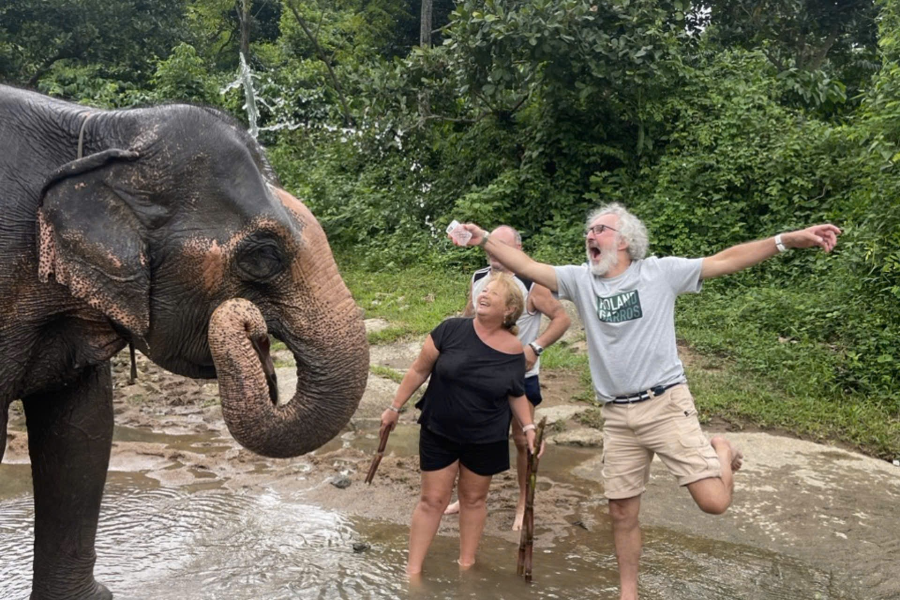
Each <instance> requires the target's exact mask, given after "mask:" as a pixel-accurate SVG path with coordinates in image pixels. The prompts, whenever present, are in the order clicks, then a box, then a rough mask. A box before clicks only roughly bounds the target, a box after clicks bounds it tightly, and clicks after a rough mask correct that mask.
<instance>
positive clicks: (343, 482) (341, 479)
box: [331, 475, 350, 490]
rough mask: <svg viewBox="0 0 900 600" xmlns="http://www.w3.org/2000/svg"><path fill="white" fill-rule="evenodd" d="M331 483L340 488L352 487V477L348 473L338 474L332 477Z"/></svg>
mask: <svg viewBox="0 0 900 600" xmlns="http://www.w3.org/2000/svg"><path fill="white" fill-rule="evenodd" d="M331 485H333V486H334V487H336V488H337V489H339V490H343V489H346V488H348V487H350V478H349V477H347V476H346V475H336V476H335V477H332V478H331Z"/></svg>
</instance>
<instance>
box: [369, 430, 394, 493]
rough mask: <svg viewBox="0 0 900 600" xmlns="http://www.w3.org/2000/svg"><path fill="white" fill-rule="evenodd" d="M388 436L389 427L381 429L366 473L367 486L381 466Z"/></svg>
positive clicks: (389, 432)
mask: <svg viewBox="0 0 900 600" xmlns="http://www.w3.org/2000/svg"><path fill="white" fill-rule="evenodd" d="M390 435H391V428H390V427H382V428H381V440H380V441H379V442H378V451H377V452H375V456H373V457H372V464H370V465H369V472H368V473H366V483H368V484H371V483H372V479H373V478H374V477H375V471H377V470H378V465H379V464H381V458H382V457H383V456H384V448H385V446H387V441H388V437H389V436H390Z"/></svg>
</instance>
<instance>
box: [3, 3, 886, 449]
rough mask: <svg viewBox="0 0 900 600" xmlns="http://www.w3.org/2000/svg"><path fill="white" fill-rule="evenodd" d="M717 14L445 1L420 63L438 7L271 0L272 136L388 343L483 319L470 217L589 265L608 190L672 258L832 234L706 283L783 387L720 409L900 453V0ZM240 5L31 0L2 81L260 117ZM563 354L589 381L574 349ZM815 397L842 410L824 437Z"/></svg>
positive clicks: (716, 335)
mask: <svg viewBox="0 0 900 600" xmlns="http://www.w3.org/2000/svg"><path fill="white" fill-rule="evenodd" d="M697 6H698V5H697V4H696V3H695V4H691V3H689V2H684V1H682V0H663V1H662V2H658V1H652V0H598V1H593V0H536V1H530V2H517V1H514V0H459V1H458V2H452V1H450V0H439V1H438V2H436V3H435V7H434V14H435V21H434V24H433V29H435V30H436V32H435V38H434V39H435V47H433V48H418V47H417V45H418V11H419V7H420V3H419V2H418V0H338V1H336V2H324V1H322V0H290V1H288V0H269V1H262V0H257V1H253V2H251V20H250V25H251V27H250V33H251V40H250V41H251V44H250V55H251V56H250V61H249V62H250V65H251V67H252V69H253V77H254V87H255V89H256V96H257V98H258V104H259V107H258V108H259V120H258V122H259V126H260V140H261V141H262V142H263V143H264V144H265V145H267V146H268V148H269V156H270V158H271V160H272V163H273V164H274V166H275V168H276V171H277V172H278V173H279V175H280V177H281V179H282V184H283V185H284V186H285V187H286V188H288V189H289V190H291V191H292V192H294V193H295V194H296V195H297V196H298V197H300V198H301V199H302V200H303V201H304V202H306V203H307V204H308V205H309V207H310V208H311V209H312V210H313V212H314V213H315V214H316V215H317V216H318V218H319V219H320V221H321V223H322V225H323V227H324V228H325V230H326V232H327V233H328V236H329V240H330V243H331V245H332V247H333V248H334V249H335V250H336V253H337V255H338V256H339V257H341V259H342V260H346V261H349V264H350V270H349V271H348V272H347V273H346V275H347V279H348V282H349V284H350V287H351V288H352V290H353V292H354V294H355V295H356V297H357V299H358V301H359V302H360V304H361V306H362V307H363V308H364V309H365V310H366V313H367V316H379V317H382V318H386V319H389V320H390V321H391V322H392V323H395V325H394V326H393V327H392V328H390V329H388V330H385V331H383V332H380V333H377V334H372V336H370V338H371V339H372V340H373V341H379V340H380V341H384V340H391V339H396V338H397V337H403V336H407V335H413V334H415V335H421V334H423V333H426V332H427V331H430V329H431V328H432V327H433V326H434V325H435V324H436V323H437V322H438V321H439V320H440V319H441V318H443V317H445V316H446V315H448V314H452V313H453V312H455V311H458V310H462V307H463V305H464V303H465V298H464V294H463V290H464V289H465V287H466V285H465V282H466V279H467V277H468V273H469V271H470V270H471V269H472V268H474V267H476V266H480V265H482V264H483V261H484V257H483V253H482V252H481V251H479V250H471V249H470V250H462V249H459V248H455V247H453V246H452V245H451V244H450V243H449V241H448V240H447V239H446V237H445V236H444V235H443V230H444V227H445V225H446V224H447V223H448V222H449V221H450V220H451V219H453V218H456V219H459V220H473V221H475V222H478V223H480V224H481V225H484V226H486V227H492V226H495V225H497V224H499V223H508V224H510V225H513V226H515V227H517V228H518V229H519V230H520V231H521V232H522V234H523V237H524V244H525V249H526V250H527V251H528V252H530V253H531V254H532V255H533V256H534V257H536V258H538V259H539V260H542V261H546V262H551V263H571V262H579V263H580V262H582V261H583V260H584V258H583V257H584V245H583V244H584V241H583V236H582V231H583V218H584V216H585V215H586V214H587V212H588V211H589V210H590V209H591V208H592V207H593V206H596V205H597V204H600V203H605V202H609V201H619V202H623V203H625V204H626V205H627V206H629V207H630V208H631V209H632V210H633V211H634V212H636V213H637V214H638V215H639V216H641V217H642V218H643V219H645V221H646V223H647V225H648V227H649V229H650V232H651V240H652V249H653V251H654V252H655V253H656V254H659V255H668V254H674V255H688V256H704V255H709V254H712V253H714V252H717V251H718V250H720V249H723V248H725V247H727V246H730V245H733V244H737V243H741V242H744V241H747V240H751V239H756V238H760V237H764V236H769V235H772V234H774V233H776V232H779V231H784V230H786V229H790V228H796V227H803V226H806V225H808V224H810V223H811V222H814V221H826V220H827V221H833V222H835V223H836V224H838V225H839V226H841V227H842V228H843V229H844V235H843V236H842V237H841V240H840V244H839V246H838V249H837V250H836V251H835V253H833V254H832V255H824V254H822V253H818V252H813V251H802V252H801V251H797V252H791V253H789V254H786V255H781V256H779V257H777V258H774V259H772V260H770V261H767V262H766V263H764V264H763V265H760V266H758V267H755V268H753V269H751V270H748V271H746V272H743V273H740V274H738V275H735V276H731V277H728V278H723V279H722V280H714V281H710V282H707V283H706V285H705V287H706V289H705V291H704V293H703V294H700V295H699V296H697V297H691V298H686V299H684V300H682V301H681V304H680V306H679V312H678V315H679V322H678V327H679V332H680V334H681V335H683V336H684V337H685V338H686V339H688V340H689V341H690V342H691V343H692V344H693V345H694V346H695V347H696V348H698V349H700V350H702V351H703V352H704V353H707V354H709V355H712V356H718V357H723V360H724V359H725V358H727V360H728V362H729V364H730V365H733V367H734V369H735V371H736V372H740V373H745V374H746V373H750V374H758V375H759V376H760V377H765V378H766V380H767V381H769V385H770V386H771V389H769V388H767V389H766V390H764V392H763V393H762V397H761V399H760V400H759V402H755V403H753V407H749V406H750V405H749V404H748V403H746V402H742V401H741V400H740V399H739V398H738V397H737V395H735V394H730V393H728V392H727V385H731V383H722V382H719V383H715V384H710V385H712V386H713V387H715V386H719V385H720V384H721V386H722V387H715V389H716V390H718V391H715V392H714V399H713V400H712V402H713V404H714V405H715V409H716V410H718V411H720V412H721V413H722V414H728V415H738V414H740V415H756V416H753V417H752V419H753V420H755V421H756V422H764V423H767V424H775V425H779V426H784V425H789V424H790V418H791V415H792V414H793V415H796V416H797V417H798V419H801V420H802V419H806V420H805V421H803V423H805V424H804V425H802V426H800V425H798V426H797V427H798V429H803V430H804V431H806V432H807V433H809V434H810V435H819V434H822V435H826V434H827V435H839V436H842V437H843V438H844V439H852V440H853V441H854V442H857V443H860V444H863V445H866V447H868V448H879V449H881V450H878V451H879V452H881V451H883V449H884V448H888V447H892V444H893V447H900V443H897V442H896V441H891V439H892V438H891V436H892V435H894V434H892V433H891V431H893V430H892V429H891V428H890V427H891V426H886V427H885V428H882V429H878V430H877V433H873V436H874V437H875V438H877V439H869V440H866V439H864V438H865V436H864V435H863V434H862V433H860V431H861V430H860V429H859V427H862V425H860V424H861V423H871V422H872V419H875V418H876V416H877V415H881V418H896V416H897V415H898V414H900V399H898V394H897V393H896V392H895V390H896V389H897V386H898V383H900V353H898V351H897V350H896V349H895V347H894V345H895V340H896V339H897V337H898V335H900V310H898V306H900V203H898V202H897V201H896V198H898V197H900V175H898V173H897V163H898V162H900V0H881V2H879V4H878V5H877V6H876V5H873V4H872V3H871V2H870V1H867V0H851V1H849V2H839V3H836V4H835V3H831V4H829V3H827V2H825V3H823V2H818V3H816V2H807V3H797V2H794V1H793V0H764V1H763V0H758V1H757V0H753V1H751V2H749V3H747V2H734V1H733V0H715V1H714V2H712V3H711V4H710V3H706V4H704V6H708V7H709V8H710V9H711V11H712V12H711V13H709V14H710V15H711V17H710V18H711V21H710V22H709V23H704V22H701V21H698V19H701V20H702V18H703V15H704V14H705V13H704V12H703V11H698V10H696V9H697ZM236 7H237V4H236V2H235V1H234V0H163V1H162V2H149V3H148V2H147V0H116V1H114V2H105V3H104V2H99V0H78V1H76V2H69V1H62V0H40V1H39V0H22V1H20V2H15V3H13V2H8V3H6V4H3V5H2V6H0V79H4V80H6V81H9V82H13V83H19V84H30V85H33V86H36V87H37V88H38V89H40V90H42V91H45V92H47V93H50V94H53V95H56V96H61V97H66V98H70V99H73V100H75V101H79V102H85V103H91V104H93V105H100V106H107V107H124V106H133V105H135V104H144V103H149V102H155V101H160V100H167V101H168V100H188V101H193V102H201V103H209V104H214V105H217V106H221V107H223V108H224V109H225V110H228V111H230V112H231V113H232V114H234V115H235V116H237V117H238V118H240V119H246V110H245V108H244V102H245V98H244V94H243V91H242V90H241V89H240V88H239V87H236V86H234V85H231V86H229V85H228V84H229V82H234V81H235V80H236V79H237V73H236V71H237V65H238V56H237V47H238V45H239V40H240V28H239V25H240V23H239V19H238V17H237V10H236ZM294 10H296V14H295V13H294ZM876 11H878V15H877V18H876ZM297 15H300V17H301V18H302V19H303V20H304V22H305V23H306V24H307V26H308V31H304V30H303V27H301V25H300V22H299V21H298V18H297ZM876 24H877V26H878V32H877V46H876V44H875V41H876V34H875V25H876ZM220 90H224V91H220ZM435 273H439V274H440V275H439V276H435ZM545 364H555V365H556V366H557V367H559V368H574V369H578V370H580V372H581V373H583V374H584V375H583V376H584V377H585V378H587V377H588V375H587V369H586V367H585V365H584V359H583V355H580V354H577V353H572V352H571V351H570V349H568V348H566V347H564V346H563V345H558V346H554V347H553V348H551V349H550V351H549V352H548V353H547V355H545ZM692 376H693V375H692ZM738 387H740V386H738ZM810 390H816V392H815V394H813V393H812V392H811V391H810ZM786 398H788V400H785V399H786ZM848 398H850V399H852V401H848V400H847V399H848ZM816 402H818V403H819V404H820V405H821V413H822V415H826V416H823V417H822V419H821V423H819V424H818V425H811V424H810V423H812V422H813V421H814V419H811V418H808V417H810V415H812V414H813V413H814V411H815V407H816ZM782 406H784V407H785V408H783V410H782V409H781V408H780V407H782ZM854 406H861V407H862V408H858V409H854V408H852V407H854ZM775 407H779V408H778V410H773V409H774V408H775ZM766 410H769V411H772V413H771V414H772V415H773V417H772V419H770V420H769V421H766V420H765V419H764V417H763V415H764V414H765V411H766ZM885 415H888V416H889V417H885ZM873 431H875V430H874V429H873Z"/></svg>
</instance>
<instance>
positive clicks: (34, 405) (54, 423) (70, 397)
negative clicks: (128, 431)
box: [24, 362, 113, 600]
mask: <svg viewBox="0 0 900 600" xmlns="http://www.w3.org/2000/svg"><path fill="white" fill-rule="evenodd" d="M24 405H25V418H26V420H27V425H28V452H29V454H30V455H31V472H32V478H33V479H34V520H35V524H34V535H35V543H34V581H33V584H32V592H31V600H54V599H57V598H68V599H77V600H83V599H84V600H87V599H90V600H100V599H109V598H112V594H111V593H110V592H109V590H107V589H106V588H105V587H104V586H102V585H100V584H99V583H97V582H96V581H95V580H94V562H95V561H96V559H97V555H96V553H95V551H94V540H95V538H96V536H97V521H98V520H99V517H100V500H101V497H102V496H103V486H104V484H105V483H106V471H107V468H108V467H109V455H110V450H111V447H112V434H113V409H112V377H111V374H110V366H109V363H108V362H107V363H104V364H103V365H99V366H95V367H90V368H89V369H87V370H85V372H84V374H83V375H82V377H81V378H79V380H78V381H77V382H76V383H74V384H72V385H71V386H68V387H66V388H65V389H63V390H62V391H58V392H54V393H48V394H36V395H34V396H29V397H28V398H25V400H24Z"/></svg>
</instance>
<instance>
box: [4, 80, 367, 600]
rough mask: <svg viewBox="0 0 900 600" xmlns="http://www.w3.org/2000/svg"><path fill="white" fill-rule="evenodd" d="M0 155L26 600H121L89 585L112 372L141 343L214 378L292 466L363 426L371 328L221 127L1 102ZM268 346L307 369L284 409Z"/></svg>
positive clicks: (326, 252)
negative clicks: (26, 470) (29, 538)
mask: <svg viewBox="0 0 900 600" xmlns="http://www.w3.org/2000/svg"><path fill="white" fill-rule="evenodd" d="M79 139H81V145H82V150H83V152H82V157H80V158H79V154H78V149H79ZM0 147H2V148H3V152H2V153H0V209H2V212H0V459H2V455H3V452H4V450H5V437H6V427H7V413H8V408H9V404H10V403H11V402H12V401H13V400H15V399H21V400H22V402H23V405H24V408H25V418H26V421H27V428H28V450H29V455H30V458H31V465H32V474H33V479H34V501H35V552H34V581H33V588H32V596H31V597H32V599H33V600H48V599H55V598H68V599H73V598H74V599H83V598H91V599H96V598H109V597H111V594H110V592H109V591H108V590H107V589H106V588H105V587H103V586H102V585H100V584H98V583H97V582H96V581H95V580H94V575H93V569H94V562H95V558H96V556H95V553H94V539H95V535H96V531H97V521H98V517H99V511H100V502H101V496H102V494H103V486H104V483H105V480H106V471H107V467H108V465H109V455H110V447H111V443H112V431H113V411H112V384H111V377H110V364H109V360H110V358H111V357H112V356H113V355H114V354H115V353H116V352H118V351H119V350H121V349H122V348H123V347H124V346H125V345H126V344H128V343H132V344H134V346H135V347H136V348H137V349H138V350H140V351H141V352H143V353H144V354H146V355H147V356H148V357H149V358H150V359H151V360H153V361H154V362H155V363H157V364H158V365H160V366H161V367H163V368H165V369H168V370H170V371H172V372H174V373H178V374H181V375H185V376H188V377H202V378H213V377H216V375H217V372H219V373H221V374H222V375H223V376H224V379H223V378H222V377H220V390H221V392H220V393H221V396H222V412H223V415H224V417H225V422H226V424H227V425H228V428H229V430H230V431H231V433H232V435H233V436H234V437H235V439H236V440H237V441H238V442H240V443H241V444H242V445H244V446H246V447H247V448H249V449H251V450H253V451H254V452H258V453H260V454H263V455H266V456H273V457H291V456H298V455H300V454H303V453H305V452H309V451H310V450H313V449H315V448H317V447H319V446H321V445H322V444H324V443H325V442H326V441H328V440H329V439H331V438H332V437H333V436H334V435H336V434H337V433H338V432H339V431H340V430H341V429H342V428H343V427H344V426H345V425H346V423H347V422H348V420H349V419H350V416H351V415H352V414H353V412H354V411H355V410H356V407H357V406H358V404H359V400H360V398H361V396H362V393H363V390H364V387H365V382H366V374H367V369H368V346H367V344H366V337H365V329H364V327H363V323H362V319H361V316H360V313H359V310H358V309H357V307H356V305H355V304H354V302H353V299H352V297H351V296H350V292H349V291H348V290H347V287H346V286H345V285H344V282H343V281H342V280H341V278H340V275H339V274H338V270H337V266H336V265H335V262H334V258H333V257H332V254H331V250H330V248H329V246H328V241H327V240H326V238H325V234H324V233H323V231H322V228H321V227H320V226H319V223H318V222H317V221H316V219H315V218H314V217H313V215H312V214H311V213H310V212H309V211H308V210H307V209H306V207H305V206H304V205H303V204H302V203H301V202H300V201H298V200H297V199H296V198H294V197H293V196H291V195H290V194H288V193H287V192H285V191H284V190H282V189H281V188H280V186H279V184H278V182H277V180H276V178H275V176H274V174H273V173H272V170H271V169H270V167H269V166H268V163H267V162H266V160H265V157H264V154H263V150H262V148H261V147H260V146H259V145H258V144H257V143H256V142H255V141H254V140H253V139H252V138H250V137H249V136H248V135H247V134H246V132H245V131H244V130H243V128H242V127H240V125H239V124H238V123H236V122H234V121H233V120H232V119H230V118H229V117H227V116H225V115H224V114H222V113H220V112H218V111H215V110H212V109H206V108H202V107H196V106H185V105H169V106H162V107H156V108H146V109H135V110H126V111H103V110H96V109H92V108H86V107H83V106H78V105H74V104H70V103H67V102H62V101H59V100H55V99H52V98H48V97H46V96H42V95H39V94H35V93H31V92H28V91H24V90H20V89H16V88H11V87H5V86H0ZM214 315H215V318H214ZM269 334H271V335H272V336H274V337H276V338H278V339H280V340H281V341H283V342H284V343H285V344H286V345H287V347H288V348H289V349H290V350H291V351H292V352H293V354H294V357H295V358H296V361H297V375H298V383H297V391H296V393H295V395H294V397H293V398H290V399H282V401H280V402H279V401H278V399H277V385H276V382H275V371H274V368H273V365H272V360H271V358H270V356H269Z"/></svg>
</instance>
